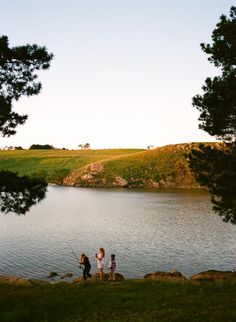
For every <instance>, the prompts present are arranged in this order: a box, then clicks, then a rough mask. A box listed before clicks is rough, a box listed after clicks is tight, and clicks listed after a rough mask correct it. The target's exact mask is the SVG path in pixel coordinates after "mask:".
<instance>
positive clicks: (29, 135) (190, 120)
mask: <svg viewBox="0 0 236 322" xmlns="http://www.w3.org/2000/svg"><path fill="white" fill-rule="evenodd" d="M232 5H234V3H233V2H232V1H228V0H198V1H193V0H192V1H191V0H178V1H177V0H169V1H163V0H162V1H161V0H40V1H39V0H38V1H36V0H21V1H18V0H11V1H5V0H0V35H7V36H8V37H9V41H10V46H15V45H25V44H26V43H36V44H38V45H41V46H46V47H47V48H48V50H49V51H50V52H53V53H54V55H55V57H54V60H53V61H52V64H51V68H50V69H49V70H47V71H43V72H40V76H39V79H40V81H41V82H42V85H43V89H42V91H41V93H40V94H39V95H37V96H32V97H30V98H21V99H20V100H19V101H18V102H15V103H14V110H15V111H17V112H18V113H20V114H28V115H29V119H28V121H27V123H26V124H25V125H23V126H20V127H18V128H17V134H16V135H14V136H12V137H10V138H1V141H0V146H1V147H3V146H5V145H13V146H18V145H21V146H23V147H24V148H28V147H29V146H30V145H31V144H34V143H35V144H52V145H53V146H55V147H60V148H62V147H67V148H77V146H78V145H79V144H80V143H87V142H88V143H90V144H91V147H92V148H120V147H123V148H128V147H129V148H146V147H147V145H153V146H162V145H166V144H172V143H183V142H193V141H214V140H215V139H214V138H213V137H210V136H209V135H208V134H207V133H205V132H204V131H201V130H199V129H198V123H199V122H198V116H199V113H198V112H197V110H196V109H195V108H194V107H192V97H193V96H194V95H196V94H199V93H201V87H202V85H203V83H204V81H205V78H206V77H208V76H214V75H216V74H218V73H219V71H218V70H217V69H215V68H214V66H212V65H211V64H210V63H209V62H208V61H207V55H206V54H205V53H203V51H202V50H201V48H200V43H201V42H209V41H210V40H211V38H210V36H211V33H212V31H213V29H214V28H215V25H216V23H217V22H218V21H219V17H220V15H221V14H222V13H224V14H226V15H228V13H229V10H230V7H231V6H232Z"/></svg>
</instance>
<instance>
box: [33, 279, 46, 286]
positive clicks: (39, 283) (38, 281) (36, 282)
mask: <svg viewBox="0 0 236 322" xmlns="http://www.w3.org/2000/svg"><path fill="white" fill-rule="evenodd" d="M29 282H30V283H31V284H32V285H45V284H49V282H47V281H43V280H39V279H37V278H30V279H29Z"/></svg>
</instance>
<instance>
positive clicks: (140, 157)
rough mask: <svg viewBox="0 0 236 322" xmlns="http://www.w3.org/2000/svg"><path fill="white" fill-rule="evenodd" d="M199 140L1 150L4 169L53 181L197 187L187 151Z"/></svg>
mask: <svg viewBox="0 0 236 322" xmlns="http://www.w3.org/2000/svg"><path fill="white" fill-rule="evenodd" d="M196 146H197V143H188V144H187V143H186V144H175V145H167V146H164V147H160V148H156V149H153V150H141V149H107V150H86V151H79V150H19V151H0V170H11V171H15V172H19V174H21V175H23V174H27V175H30V176H33V175H38V176H42V177H44V178H46V179H47V181H48V182H50V183H56V184H65V185H70V186H75V185H76V186H85V187H138V188H139V187H149V188H159V187H196V186H198V185H197V183H196V181H195V179H194V177H193V175H192V174H191V173H190V170H189V167H188V161H187V154H188V153H189V152H190V150H191V148H193V147H196Z"/></svg>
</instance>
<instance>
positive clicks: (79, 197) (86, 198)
mask: <svg viewBox="0 0 236 322" xmlns="http://www.w3.org/2000/svg"><path fill="white" fill-rule="evenodd" d="M0 227H1V235H0V274H8V275H10V274H16V275H22V276H26V277H32V276H35V277H40V278H44V277H45V276H47V274H48V272H49V271H57V272H73V273H76V274H78V273H80V271H79V269H78V268H77V265H76V262H75V259H74V257H73V254H72V252H71V249H73V250H74V251H75V252H76V253H77V254H79V253H82V252H84V253H86V254H87V255H88V256H89V257H90V260H91V264H92V271H95V270H96V263H95V260H94V254H95V252H97V248H98V247H104V248H105V250H106V253H107V256H106V261H105V262H107V261H108V254H111V253H115V254H116V256H117V266H118V271H119V272H121V273H122V274H123V275H124V276H125V277H142V276H143V275H144V274H146V273H149V272H153V271H157V270H166V271H169V270H172V269H177V270H179V271H181V272H182V273H183V274H185V275H186V276H190V275H192V274H195V273H197V272H199V271H203V270H207V269H218V270H232V269H235V268H236V226H233V225H231V224H225V223H223V222H222V220H221V218H220V217H219V216H218V215H216V214H214V213H213V212H212V210H211V204H210V198H209V196H208V195H207V194H206V193H203V192H200V191H186V190H185V191H175V192H173V191H169V192H168V191H165V192H164V191H158V192H150V191H149V192H148V191H137V190H136V191H133V190H93V189H81V188H68V187H49V191H48V194H47V198H46V199H45V200H44V201H43V202H41V203H40V204H39V205H38V206H36V207H33V208H32V210H31V212H30V213H28V214H27V215H26V216H20V217H18V216H16V215H13V214H8V215H4V214H0Z"/></svg>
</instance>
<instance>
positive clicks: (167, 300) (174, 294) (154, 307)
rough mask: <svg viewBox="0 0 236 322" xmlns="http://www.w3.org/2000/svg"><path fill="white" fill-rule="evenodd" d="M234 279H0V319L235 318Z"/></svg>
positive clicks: (189, 321)
mask: <svg viewBox="0 0 236 322" xmlns="http://www.w3.org/2000/svg"><path fill="white" fill-rule="evenodd" d="M235 294H236V284H235V283H233V282H231V283H230V282H205V283H193V282H190V281H186V282H173V281H170V282H157V281H145V280H139V281H135V280H129V281H123V282H114V283H111V284H107V283H102V282H100V283H93V282H89V281H88V282H85V283H82V284H79V285H45V286H31V287H23V286H13V285H8V284H0V321H1V322H13V321H14V322H39V321H40V322H49V321H50V322H53V321H57V322H76V321H88V322H89V321H107V322H112V321H137V322H138V321H145V322H152V321H163V322H167V321H178V322H185V321H186V322H204V321H212V322H234V321H236V297H235Z"/></svg>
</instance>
